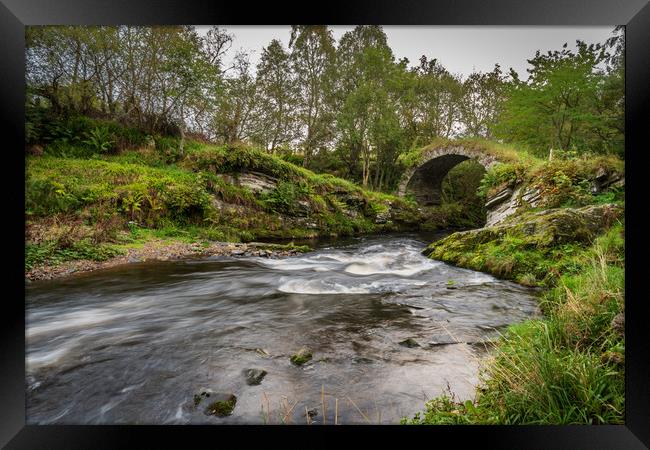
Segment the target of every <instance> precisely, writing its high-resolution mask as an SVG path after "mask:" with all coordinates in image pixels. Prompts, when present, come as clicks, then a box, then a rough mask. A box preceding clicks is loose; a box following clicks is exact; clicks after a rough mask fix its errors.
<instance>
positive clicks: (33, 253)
mask: <svg viewBox="0 0 650 450" xmlns="http://www.w3.org/2000/svg"><path fill="white" fill-rule="evenodd" d="M121 254H124V252H123V251H122V250H120V249H118V248H116V247H114V246H111V245H108V244H94V243H92V242H91V241H90V240H88V239H85V240H82V241H78V242H74V243H73V244H72V245H70V246H61V245H60V244H59V243H58V242H57V241H48V242H42V243H39V244H26V245H25V269H27V270H30V269H32V268H33V267H34V266H35V265H38V264H49V265H58V264H61V263H63V262H65V261H72V260H84V259H86V260H93V261H106V260H107V259H110V258H112V257H114V256H118V255H121Z"/></svg>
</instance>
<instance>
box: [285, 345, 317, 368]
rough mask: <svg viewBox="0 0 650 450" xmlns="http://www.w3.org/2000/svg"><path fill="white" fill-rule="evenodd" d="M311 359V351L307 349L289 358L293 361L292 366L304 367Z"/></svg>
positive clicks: (302, 349)
mask: <svg viewBox="0 0 650 450" xmlns="http://www.w3.org/2000/svg"><path fill="white" fill-rule="evenodd" d="M311 358H312V352H311V350H309V349H307V348H301V349H300V350H298V351H297V352H296V353H295V354H293V355H291V358H289V360H290V361H291V363H292V364H295V365H296V366H302V365H303V364H305V363H306V362H307V361H309V360H311Z"/></svg>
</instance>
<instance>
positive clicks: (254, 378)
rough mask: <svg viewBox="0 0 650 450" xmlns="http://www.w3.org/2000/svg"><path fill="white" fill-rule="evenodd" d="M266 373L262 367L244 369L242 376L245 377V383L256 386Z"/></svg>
mask: <svg viewBox="0 0 650 450" xmlns="http://www.w3.org/2000/svg"><path fill="white" fill-rule="evenodd" d="M266 373H267V372H266V370H262V369H245V370H244V376H245V377H246V384H248V385H249V386H257V385H258V384H260V383H261V382H262V380H263V379H264V377H265V376H266Z"/></svg>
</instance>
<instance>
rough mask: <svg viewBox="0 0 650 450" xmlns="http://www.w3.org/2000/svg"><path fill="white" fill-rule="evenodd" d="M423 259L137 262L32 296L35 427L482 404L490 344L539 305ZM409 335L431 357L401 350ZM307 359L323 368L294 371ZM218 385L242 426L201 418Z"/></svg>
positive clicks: (402, 241) (401, 245)
mask: <svg viewBox="0 0 650 450" xmlns="http://www.w3.org/2000/svg"><path fill="white" fill-rule="evenodd" d="M423 246H424V242H423V241H420V240H418V238H417V237H416V236H411V235H402V236H384V237H373V238H363V239H354V240H350V241H347V242H346V243H339V244H334V245H331V246H329V247H322V248H320V249H318V250H317V251H315V252H312V253H308V254H305V255H303V256H301V257H292V258H284V259H266V258H257V257H251V258H245V259H242V258H240V259H232V258H223V257H220V258H208V259H203V260H193V261H183V262H158V263H143V264H132V265H129V266H126V267H119V268H114V269H109V270H105V271H100V272H95V273H91V274H86V275H80V276H77V277H74V278H70V279H66V280H59V281H49V282H38V283H33V284H31V285H30V286H29V287H28V289H27V329H26V335H27V361H26V364H27V373H28V380H27V385H28V388H27V397H28V398H27V421H28V423H31V424H33V423H41V424H42V423H61V424H80V423H93V424H94V423H130V424H134V423H147V424H148V423H165V424H166V423H179V424H183V423H214V424H220V423H224V424H226V423H265V422H266V423H278V422H279V421H280V420H281V419H284V420H285V421H286V422H291V423H305V421H306V418H305V410H306V409H312V408H317V409H318V415H317V416H316V417H314V418H313V420H314V421H315V422H316V423H322V421H323V406H322V399H321V390H323V391H324V392H325V402H326V403H327V404H326V405H325V408H326V417H325V419H326V421H327V423H332V422H333V421H334V416H335V414H336V416H337V418H338V422H339V423H367V422H370V423H395V422H398V421H399V418H400V417H403V416H410V415H412V414H413V413H415V412H416V411H419V410H421V409H422V407H423V405H424V402H425V401H426V399H427V398H431V397H433V396H436V395H439V394H440V393H441V392H442V390H443V389H444V388H445V387H446V386H447V385H449V386H450V387H451V389H452V391H454V392H455V393H456V394H457V395H458V396H459V397H460V398H471V397H472V396H473V393H474V385H475V384H476V382H477V369H478V358H479V357H480V354H481V353H480V352H481V350H480V348H481V346H480V345H476V343H480V342H484V341H486V340H489V339H492V338H494V337H495V336H496V335H497V333H498V331H497V330H498V329H499V328H501V327H503V326H505V325H507V324H510V323H513V322H518V321H522V320H525V319H526V318H528V317H530V316H532V315H535V314H538V312H537V306H536V300H535V298H534V295H533V292H532V291H531V290H529V289H526V288H524V287H521V286H518V285H515V284H513V283H509V282H504V281H499V280H496V279H494V278H493V277H491V276H489V275H486V274H483V273H479V272H473V271H470V270H464V269H459V268H454V267H451V266H448V265H446V264H444V263H441V262H438V261H433V260H430V259H427V258H425V257H423V256H422V255H421V254H420V253H419V252H420V250H421V249H422V248H423ZM450 280H451V281H452V282H453V283H450V282H449V281H450ZM449 287H453V289H450V288H449ZM408 338H411V339H414V340H415V341H416V342H417V343H418V344H419V345H420V346H419V347H413V348H409V347H406V346H403V345H400V344H399V343H400V342H401V341H404V340H405V339H408ZM303 346H304V347H308V348H310V349H311V350H312V351H313V353H314V358H313V360H312V361H310V362H309V363H307V364H306V365H304V366H302V367H297V366H294V365H292V364H291V363H290V362H289V356H290V355H291V354H292V353H294V352H295V351H296V350H298V349H299V348H301V347H303ZM249 368H256V369H263V370H265V371H267V372H268V374H267V375H266V377H265V378H264V379H263V381H262V383H261V384H260V385H257V386H250V385H248V384H247V383H246V379H245V377H244V375H243V373H242V372H243V371H244V370H245V369H249ZM204 388H209V389H212V390H213V391H216V392H227V393H234V394H235V395H236V396H237V404H236V407H235V410H234V412H233V414H232V415H231V416H229V417H225V418H217V417H213V416H206V415H204V414H203V412H202V409H201V408H198V409H196V408H193V404H192V398H193V395H194V394H195V393H197V392H199V391H200V390H201V389H204ZM335 399H338V402H336V401H335ZM337 404H338V408H335V405H337ZM269 410H270V411H271V412H270V414H269Z"/></svg>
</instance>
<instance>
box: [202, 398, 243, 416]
mask: <svg viewBox="0 0 650 450" xmlns="http://www.w3.org/2000/svg"><path fill="white" fill-rule="evenodd" d="M210 400H211V403H210V404H208V406H207V407H206V408H205V410H204V411H203V412H204V414H206V415H208V416H217V417H226V416H229V415H231V414H232V411H233V410H234V409H235V405H236V404H237V396H235V394H223V393H213V394H211V396H210Z"/></svg>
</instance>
